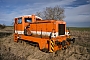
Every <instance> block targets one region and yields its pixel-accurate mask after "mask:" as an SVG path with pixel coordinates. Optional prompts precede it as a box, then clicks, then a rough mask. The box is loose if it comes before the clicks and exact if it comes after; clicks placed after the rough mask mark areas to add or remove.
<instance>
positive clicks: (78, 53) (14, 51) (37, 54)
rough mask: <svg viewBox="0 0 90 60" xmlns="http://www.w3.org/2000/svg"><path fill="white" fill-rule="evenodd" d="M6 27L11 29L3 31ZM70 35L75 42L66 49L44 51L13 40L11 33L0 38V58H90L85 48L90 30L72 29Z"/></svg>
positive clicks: (88, 41) (66, 59)
mask: <svg viewBox="0 0 90 60" xmlns="http://www.w3.org/2000/svg"><path fill="white" fill-rule="evenodd" d="M8 29H9V30H13V29H12V28H11V29H10V27H9V28H6V29H5V31H6V30H8ZM3 31H4V30H3ZM71 35H72V37H75V38H76V42H75V44H72V45H71V46H70V47H69V48H67V49H66V50H59V51H57V52H54V53H45V52H42V51H40V50H39V49H38V47H34V46H31V45H29V44H27V45H26V46H24V45H23V44H21V43H16V42H14V41H13V37H12V36H13V34H11V35H8V36H7V37H3V38H0V44H1V45H0V53H1V56H0V58H1V59H2V60H90V54H89V53H88V52H89V51H88V50H87V49H89V48H90V32H89V31H77V30H72V31H71ZM1 59H0V60H1Z"/></svg>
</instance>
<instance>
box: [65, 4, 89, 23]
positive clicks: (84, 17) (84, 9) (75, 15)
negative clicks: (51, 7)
mask: <svg viewBox="0 0 90 60" xmlns="http://www.w3.org/2000/svg"><path fill="white" fill-rule="evenodd" d="M89 6H90V4H87V5H81V6H78V7H72V8H70V9H65V11H66V12H65V15H66V18H65V20H66V21H70V22H71V21H72V22H90V8H89Z"/></svg>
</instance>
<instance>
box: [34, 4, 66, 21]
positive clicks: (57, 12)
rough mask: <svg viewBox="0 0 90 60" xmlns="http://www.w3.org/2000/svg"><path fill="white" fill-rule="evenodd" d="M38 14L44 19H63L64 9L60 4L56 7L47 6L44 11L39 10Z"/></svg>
mask: <svg viewBox="0 0 90 60" xmlns="http://www.w3.org/2000/svg"><path fill="white" fill-rule="evenodd" d="M36 15H37V16H39V17H41V18H43V19H50V20H52V19H54V20H62V19H63V18H64V17H65V16H64V9H63V8H61V7H60V6H58V5H57V6H55V7H46V8H45V9H44V10H43V11H42V12H37V13H36Z"/></svg>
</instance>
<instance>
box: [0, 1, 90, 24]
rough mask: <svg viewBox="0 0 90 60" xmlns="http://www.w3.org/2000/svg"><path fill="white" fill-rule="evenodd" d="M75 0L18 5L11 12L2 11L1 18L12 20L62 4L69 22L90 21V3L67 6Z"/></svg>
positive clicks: (66, 19)
mask: <svg viewBox="0 0 90 60" xmlns="http://www.w3.org/2000/svg"><path fill="white" fill-rule="evenodd" d="M28 1H29V0H28ZM74 1H76V0H60V1H57V0H53V1H52V0H51V1H49V0H48V1H46V2H39V1H38V2H35V3H33V4H32V5H31V4H26V5H23V6H17V7H15V9H13V11H11V12H10V13H7V12H5V13H2V11H0V20H3V21H9V22H12V20H13V19H14V17H17V16H21V15H27V14H33V13H36V12H37V11H41V10H43V8H45V7H48V6H51V7H52V6H55V5H60V6H61V7H64V8H65V16H66V18H65V21H66V22H67V23H69V22H71V23H73V24H74V23H75V22H90V8H89V6H90V4H86V5H80V6H78V7H67V6H66V5H72V4H73V3H74ZM15 2H16V1H15ZM8 6H9V5H8ZM8 6H7V7H8ZM0 23H1V22H0ZM8 25H9V24H8Z"/></svg>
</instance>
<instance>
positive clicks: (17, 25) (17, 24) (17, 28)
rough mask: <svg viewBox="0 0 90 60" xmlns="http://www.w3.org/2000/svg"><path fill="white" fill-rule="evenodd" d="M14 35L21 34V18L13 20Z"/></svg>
mask: <svg viewBox="0 0 90 60" xmlns="http://www.w3.org/2000/svg"><path fill="white" fill-rule="evenodd" d="M14 30H15V33H17V34H23V32H24V31H23V29H22V18H16V20H15V29H14Z"/></svg>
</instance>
